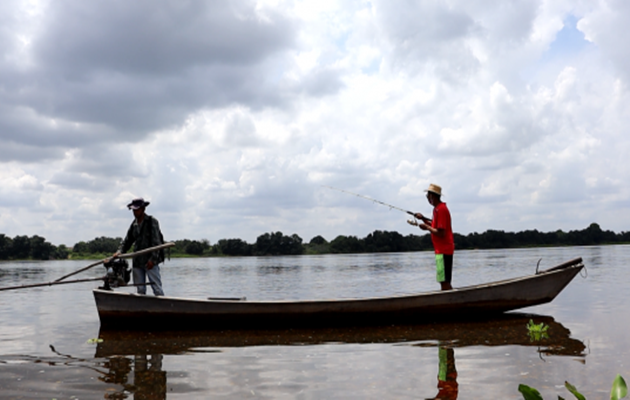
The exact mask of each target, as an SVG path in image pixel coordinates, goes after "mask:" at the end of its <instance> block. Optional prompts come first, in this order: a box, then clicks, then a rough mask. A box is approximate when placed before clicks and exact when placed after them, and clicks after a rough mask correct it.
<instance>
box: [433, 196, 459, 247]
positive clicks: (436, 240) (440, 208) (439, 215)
mask: <svg viewBox="0 0 630 400" xmlns="http://www.w3.org/2000/svg"><path fill="white" fill-rule="evenodd" d="M431 227H432V228H435V229H444V236H442V237H439V236H437V235H434V234H431V241H433V248H434V249H435V254H447V255H448V254H453V253H454V252H455V241H454V240H453V228H451V213H450V211H448V208H447V207H446V203H440V204H438V205H437V206H435V207H434V208H433V222H432V223H431Z"/></svg>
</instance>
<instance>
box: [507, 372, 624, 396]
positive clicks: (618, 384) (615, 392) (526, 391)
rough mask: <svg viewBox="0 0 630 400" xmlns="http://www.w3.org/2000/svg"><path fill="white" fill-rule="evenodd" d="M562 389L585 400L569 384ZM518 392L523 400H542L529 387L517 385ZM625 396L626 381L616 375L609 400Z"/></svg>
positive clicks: (538, 394)
mask: <svg viewBox="0 0 630 400" xmlns="http://www.w3.org/2000/svg"><path fill="white" fill-rule="evenodd" d="M564 387H566V388H567V390H568V391H569V392H571V394H573V395H574V396H575V398H576V399H578V400H586V397H584V395H583V394H582V393H580V392H579V391H578V390H577V389H576V388H575V386H573V385H571V384H570V383H569V382H564ZM518 391H519V392H521V394H522V395H523V398H524V399H525V400H543V398H542V396H541V395H540V392H539V391H538V390H536V389H534V388H533V387H531V386H527V385H523V384H520V385H518ZM627 395H628V386H627V385H626V381H624V379H623V377H622V376H621V375H619V374H617V376H616V377H615V380H614V381H613V384H612V388H611V389H610V400H621V399H623V398H624V397H626V396H627ZM558 400H564V398H563V397H560V396H558Z"/></svg>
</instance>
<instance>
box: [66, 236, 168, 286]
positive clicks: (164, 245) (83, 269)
mask: <svg viewBox="0 0 630 400" xmlns="http://www.w3.org/2000/svg"><path fill="white" fill-rule="evenodd" d="M173 246H175V243H173V242H169V243H164V244H161V245H159V246H155V247H147V248H146V249H142V250H138V251H135V252H133V253H126V254H120V255H119V256H117V257H116V258H134V257H138V256H140V255H142V254H147V253H151V252H154V251H156V250H161V249H166V248H168V247H173ZM109 259H110V258H105V259H103V260H100V261H97V262H95V263H93V264H90V265H88V266H87V267H84V268H81V269H80V270H77V271H74V272H72V273H69V274H68V275H64V276H62V277H61V278H59V279H57V280H55V282H61V281H62V280H64V279H66V278H69V277H71V276H73V275H76V274H78V273H81V272H83V271H87V270H88V269H90V268H92V267H96V266H97V265H101V264H103V263H106V262H107V261H108V260H109Z"/></svg>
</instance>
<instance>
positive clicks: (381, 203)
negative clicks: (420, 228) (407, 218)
mask: <svg viewBox="0 0 630 400" xmlns="http://www.w3.org/2000/svg"><path fill="white" fill-rule="evenodd" d="M322 186H323V187H325V188H328V189H332V190H338V191H340V192H343V193H347V194H350V195H352V196H357V197H360V198H362V199H366V200H369V201H371V202H373V203H376V204H380V205H382V206H385V207H389V208H390V209H394V210H398V211H402V212H404V213H407V214H409V215H413V216H414V217H415V213H413V212H411V211H408V210H403V209H402V208H400V207H396V206H393V205H391V204H387V203H384V202H382V201H380V200H376V199H373V198H371V197H368V196H364V195H362V194H358V193H352V192H349V191H347V190H343V189H338V188H336V187H332V186H326V185H322Z"/></svg>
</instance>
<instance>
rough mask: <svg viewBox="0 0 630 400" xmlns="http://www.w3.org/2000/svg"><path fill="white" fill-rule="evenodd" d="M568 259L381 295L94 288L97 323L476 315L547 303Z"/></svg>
mask: <svg viewBox="0 0 630 400" xmlns="http://www.w3.org/2000/svg"><path fill="white" fill-rule="evenodd" d="M583 267H584V266H583V264H582V262H581V259H575V260H571V261H569V262H567V263H564V264H561V265H559V266H557V267H554V268H551V269H550V270H548V271H544V272H541V273H538V274H536V275H531V276H526V277H521V278H514V279H508V280H504V281H499V282H493V283H488V284H482V285H475V286H468V287H463V288H458V289H455V290H450V291H436V292H426V293H420V294H414V295H404V296H395V297H381V298H362V299H335V300H303V301H239V300H195V299H186V298H176V297H155V296H146V295H138V294H132V293H119V292H114V291H107V290H100V289H95V290H94V298H95V301H96V307H97V309H98V313H99V318H100V321H101V326H103V327H110V328H117V329H122V328H125V329H126V328H130V329H133V328H149V327H151V328H164V329H173V327H178V328H186V329H190V328H198V329H214V328H216V329H222V328H227V327H254V328H269V327H280V326H288V327H293V326H342V325H377V324H387V323H401V322H404V323H413V324H415V323H424V322H429V321H435V320H444V319H456V318H476V317H478V316H483V315H488V314H493V313H494V314H496V313H502V312H505V311H510V310H516V309H521V308H524V307H530V306H534V305H538V304H544V303H548V302H550V301H552V300H553V299H554V298H555V297H556V296H557V295H558V294H559V293H560V292H561V291H562V289H564V287H565V286H566V285H568V284H569V282H571V280H572V279H573V278H574V277H575V275H577V274H578V273H579V272H580V271H581V270H582V268H583Z"/></svg>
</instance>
